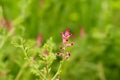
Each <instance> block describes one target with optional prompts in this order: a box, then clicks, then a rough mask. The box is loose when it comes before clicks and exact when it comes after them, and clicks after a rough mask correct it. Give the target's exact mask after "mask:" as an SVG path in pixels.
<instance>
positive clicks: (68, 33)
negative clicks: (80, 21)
mask: <svg viewBox="0 0 120 80" xmlns="http://www.w3.org/2000/svg"><path fill="white" fill-rule="evenodd" d="M61 35H62V41H63V44H66V43H67V42H68V39H69V37H70V36H71V35H72V34H71V33H70V30H69V29H67V30H66V32H65V33H63V32H61Z"/></svg>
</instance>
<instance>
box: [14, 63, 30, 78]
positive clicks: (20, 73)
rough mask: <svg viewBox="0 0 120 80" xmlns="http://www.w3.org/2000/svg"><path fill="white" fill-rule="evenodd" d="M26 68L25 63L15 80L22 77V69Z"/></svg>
mask: <svg viewBox="0 0 120 80" xmlns="http://www.w3.org/2000/svg"><path fill="white" fill-rule="evenodd" d="M27 66H28V64H27V63H24V65H23V66H22V68H21V69H20V71H19V72H18V74H17V76H16V78H15V80H19V78H20V76H21V75H22V73H23V71H24V69H25V68H26V67H27Z"/></svg>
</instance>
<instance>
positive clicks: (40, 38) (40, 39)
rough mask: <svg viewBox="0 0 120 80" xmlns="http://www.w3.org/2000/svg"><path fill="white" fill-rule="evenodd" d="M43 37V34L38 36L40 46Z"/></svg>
mask: <svg viewBox="0 0 120 80" xmlns="http://www.w3.org/2000/svg"><path fill="white" fill-rule="evenodd" d="M42 38H43V36H42V34H39V35H38V37H37V45H39V46H40V45H41V44H42Z"/></svg>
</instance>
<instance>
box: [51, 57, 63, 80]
mask: <svg viewBox="0 0 120 80" xmlns="http://www.w3.org/2000/svg"><path fill="white" fill-rule="evenodd" d="M63 62H64V59H63V60H62V61H61V62H60V65H59V68H58V70H57V72H56V74H55V75H54V77H53V78H52V79H51V80H55V79H56V77H57V76H58V75H59V74H60V72H61V67H62V64H63Z"/></svg>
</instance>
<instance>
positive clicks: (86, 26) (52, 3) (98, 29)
mask: <svg viewBox="0 0 120 80" xmlns="http://www.w3.org/2000/svg"><path fill="white" fill-rule="evenodd" d="M0 18H5V19H6V20H8V21H11V22H12V25H13V27H14V28H16V33H15V34H16V35H19V36H22V37H24V38H25V39H33V40H35V39H36V37H37V36H38V35H39V34H42V35H43V43H44V42H45V41H46V40H47V39H48V38H49V37H53V39H54V42H55V43H56V45H57V46H59V45H60V44H61V35H60V32H62V31H65V29H67V28H69V29H70V31H71V33H72V34H73V37H72V39H71V40H73V41H74V47H73V48H72V52H71V53H72V54H71V58H70V60H69V61H68V62H67V63H65V64H64V66H63V71H62V74H61V78H62V80H120V27H119V26H120V22H119V21H120V0H0ZM0 44H2V43H1V42H0ZM23 58H24V55H23V54H22V53H20V51H19V49H17V50H16V48H14V46H13V45H11V39H10V38H9V39H7V40H6V42H5V45H4V46H3V47H2V48H0V80H14V79H15V77H16V75H17V73H18V72H19V70H20V69H21V66H23V63H24V59H23ZM54 68H55V69H56V66H54ZM53 73H54V72H53ZM20 80H35V76H34V75H33V74H32V73H30V71H29V69H26V70H25V71H23V73H22V76H21V79H20Z"/></svg>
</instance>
